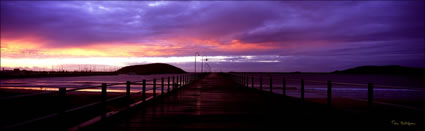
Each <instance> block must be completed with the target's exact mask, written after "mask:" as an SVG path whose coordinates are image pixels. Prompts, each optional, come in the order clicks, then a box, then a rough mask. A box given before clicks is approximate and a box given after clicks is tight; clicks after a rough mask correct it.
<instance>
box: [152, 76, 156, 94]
mask: <svg viewBox="0 0 425 131" xmlns="http://www.w3.org/2000/svg"><path fill="white" fill-rule="evenodd" d="M152 94H153V98H155V97H156V78H153V90H152Z"/></svg>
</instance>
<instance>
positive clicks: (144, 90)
mask: <svg viewBox="0 0 425 131" xmlns="http://www.w3.org/2000/svg"><path fill="white" fill-rule="evenodd" d="M142 98H143V100H146V80H143V83H142Z"/></svg>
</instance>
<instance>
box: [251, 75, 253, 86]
mask: <svg viewBox="0 0 425 131" xmlns="http://www.w3.org/2000/svg"><path fill="white" fill-rule="evenodd" d="M251 87H252V88H254V77H253V76H251Z"/></svg>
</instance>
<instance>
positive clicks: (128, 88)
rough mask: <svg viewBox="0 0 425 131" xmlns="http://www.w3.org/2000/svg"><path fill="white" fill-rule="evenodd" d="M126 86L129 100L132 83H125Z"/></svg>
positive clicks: (126, 94)
mask: <svg viewBox="0 0 425 131" xmlns="http://www.w3.org/2000/svg"><path fill="white" fill-rule="evenodd" d="M125 85H126V92H125V96H127V97H128V98H130V81H127V82H126V83H125Z"/></svg>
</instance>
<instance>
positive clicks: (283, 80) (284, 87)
mask: <svg viewBox="0 0 425 131" xmlns="http://www.w3.org/2000/svg"><path fill="white" fill-rule="evenodd" d="M282 95H283V96H286V79H285V77H283V78H282Z"/></svg>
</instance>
